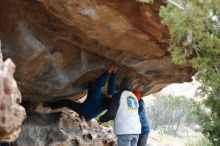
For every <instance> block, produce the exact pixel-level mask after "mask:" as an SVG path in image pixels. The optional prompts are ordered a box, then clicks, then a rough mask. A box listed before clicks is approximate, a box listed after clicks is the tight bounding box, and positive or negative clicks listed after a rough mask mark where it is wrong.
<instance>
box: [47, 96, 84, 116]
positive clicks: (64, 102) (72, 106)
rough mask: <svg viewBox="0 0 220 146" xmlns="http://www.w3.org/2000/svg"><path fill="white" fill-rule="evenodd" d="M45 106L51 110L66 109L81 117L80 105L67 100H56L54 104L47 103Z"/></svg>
mask: <svg viewBox="0 0 220 146" xmlns="http://www.w3.org/2000/svg"><path fill="white" fill-rule="evenodd" d="M46 105H48V106H49V107H50V108H51V109H57V108H62V107H67V108H69V109H72V110H73V111H75V112H77V113H78V114H79V115H80V116H82V112H81V111H82V110H81V107H82V103H77V102H74V101H72V100H69V99H63V100H58V101H55V102H47V103H46Z"/></svg>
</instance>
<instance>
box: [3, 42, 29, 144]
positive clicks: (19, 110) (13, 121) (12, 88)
mask: <svg viewBox="0 0 220 146" xmlns="http://www.w3.org/2000/svg"><path fill="white" fill-rule="evenodd" d="M0 48H1V42H0ZM14 71H15V65H14V63H13V62H12V61H11V60H10V59H7V60H6V61H5V62H3V61H2V54H1V49H0V143H1V142H10V141H14V140H15V139H16V138H17V137H18V135H19V133H20V127H21V124H22V122H23V120H24V118H25V110H24V108H23V107H22V106H20V105H19V103H20V102H21V94H20V91H19V90H18V87H17V84H16V82H15V80H14V78H13V74H14Z"/></svg>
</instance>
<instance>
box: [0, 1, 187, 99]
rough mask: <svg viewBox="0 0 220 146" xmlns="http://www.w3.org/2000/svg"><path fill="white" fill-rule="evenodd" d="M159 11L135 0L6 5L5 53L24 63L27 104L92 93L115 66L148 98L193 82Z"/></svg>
mask: <svg viewBox="0 0 220 146" xmlns="http://www.w3.org/2000/svg"><path fill="white" fill-rule="evenodd" d="M161 4H162V1H157V2H156V3H155V4H154V5H147V4H141V3H138V2H136V1H135V0H120V1H119V0H105V1H103V0H90V1H85V0H77V1H74V0H16V1H14V0H7V1H6V0H0V11H1V13H0V36H1V39H2V40H3V43H4V46H3V53H4V55H5V57H10V58H12V59H13V61H15V63H16V65H17V72H16V80H17V81H18V86H19V87H20V89H21V92H22V95H23V97H24V99H25V100H30V101H38V102H40V101H46V100H50V99H57V98H63V97H66V96H74V97H75V98H76V97H77V96H78V97H81V95H82V96H83V95H85V90H86V87H87V83H88V81H89V80H92V79H94V78H96V77H97V76H98V75H99V74H100V73H101V72H102V71H103V68H104V67H106V66H108V65H109V64H111V63H115V64H117V65H118V66H119V70H118V77H119V78H118V79H119V80H120V79H121V77H122V76H124V75H128V74H129V75H131V76H133V78H134V81H135V88H136V90H141V91H142V92H143V93H145V94H151V93H154V92H157V91H159V90H160V89H161V88H163V87H165V86H166V85H168V84H169V83H173V82H184V81H189V80H190V77H191V67H189V66H184V67H178V66H175V65H174V64H172V63H171V57H170V54H169V53H168V51H167V46H168V45H167V43H166V40H167V39H169V33H168V30H167V28H166V27H165V26H163V25H162V24H161V22H160V19H159V16H158V10H159V7H160V5H161Z"/></svg>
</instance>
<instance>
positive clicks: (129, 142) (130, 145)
mask: <svg viewBox="0 0 220 146" xmlns="http://www.w3.org/2000/svg"><path fill="white" fill-rule="evenodd" d="M117 138H118V146H137V142H138V135H137V134H126V135H117Z"/></svg>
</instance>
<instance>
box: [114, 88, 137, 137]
mask: <svg viewBox="0 0 220 146" xmlns="http://www.w3.org/2000/svg"><path fill="white" fill-rule="evenodd" d="M138 107H139V104H138V100H137V98H136V97H135V95H134V94H133V93H132V92H129V91H123V92H122V94H121V98H120V101H119V107H118V111H117V114H116V117H115V120H114V132H115V135H124V134H140V133H141V123H140V118H139V115H138Z"/></svg>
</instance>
